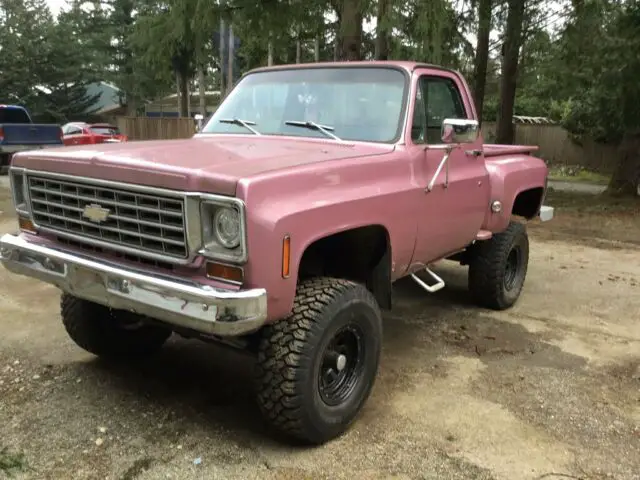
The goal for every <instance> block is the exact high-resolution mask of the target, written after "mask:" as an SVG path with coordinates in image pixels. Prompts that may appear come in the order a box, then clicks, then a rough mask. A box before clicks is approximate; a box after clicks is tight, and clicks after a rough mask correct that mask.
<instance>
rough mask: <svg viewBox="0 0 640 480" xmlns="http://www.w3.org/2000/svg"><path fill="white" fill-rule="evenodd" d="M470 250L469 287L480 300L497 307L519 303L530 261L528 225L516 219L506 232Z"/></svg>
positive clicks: (502, 307)
mask: <svg viewBox="0 0 640 480" xmlns="http://www.w3.org/2000/svg"><path fill="white" fill-rule="evenodd" d="M469 253H470V258H469V290H470V291H471V294H472V295H473V297H474V298H475V300H476V302H477V303H478V304H479V305H481V306H483V307H487V308H491V309H494V310H505V309H507V308H509V307H511V306H512V305H513V304H514V303H516V301H517V300H518V298H519V297H520V293H521V292H522V287H523V286H524V281H525V278H526V277H527V268H528V265H529V237H528V236H527V230H526V227H525V226H524V225H523V224H522V223H519V222H514V221H512V222H511V223H509V226H508V227H507V229H506V230H505V231H504V232H500V233H498V234H496V235H494V236H493V237H492V238H491V239H489V240H486V241H482V242H478V243H476V244H474V245H473V246H472V247H471V248H470V252H469Z"/></svg>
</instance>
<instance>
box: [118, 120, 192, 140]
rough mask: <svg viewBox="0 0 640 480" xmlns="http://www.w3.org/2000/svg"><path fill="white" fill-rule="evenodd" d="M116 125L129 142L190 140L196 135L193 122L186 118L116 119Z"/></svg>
mask: <svg viewBox="0 0 640 480" xmlns="http://www.w3.org/2000/svg"><path fill="white" fill-rule="evenodd" d="M116 123H117V125H118V128H120V131H121V132H122V133H124V134H125V135H127V136H128V137H129V140H166V139H172V138H190V137H192V136H193V134H194V133H196V122H195V120H193V119H191V118H186V117H182V118H167V117H162V118H150V117H118V118H117V119H116Z"/></svg>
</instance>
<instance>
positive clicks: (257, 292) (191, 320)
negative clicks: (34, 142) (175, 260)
mask: <svg viewBox="0 0 640 480" xmlns="http://www.w3.org/2000/svg"><path fill="white" fill-rule="evenodd" d="M0 262H1V263H2V264H3V265H4V267H5V268H6V269H7V270H9V271H11V272H13V273H16V274H19V275H24V276H27V277H31V278H35V279H38V280H41V281H43V282H46V283H50V284H52V285H55V286H56V287H58V288H60V289H61V290H62V291H64V292H67V293H69V294H71V295H74V296H76V297H78V298H82V299H85V300H89V301H92V302H95V303H98V304H100V305H105V306H107V307H110V308H113V309H118V310H130V311H133V312H135V313H138V314H141V315H145V316H147V317H150V318H154V319H157V320H159V321H162V322H165V323H168V324H170V325H174V326H178V327H182V328H187V329H190V330H194V331H196V332H200V333H203V334H208V335H219V336H237V335H243V334H246V333H251V332H254V331H256V330H258V329H259V328H261V327H262V326H263V325H264V324H265V322H266V319H267V292H266V290H265V289H264V288H257V289H251V290H239V291H232V290H224V289H217V288H213V287H210V286H208V285H202V284H194V283H188V282H181V281H176V280H175V279H172V280H169V279H166V278H162V277H159V276H155V275H153V276H152V275H149V274H146V273H143V272H139V271H136V270H131V269H127V268H125V267H122V266H117V265H114V264H111V263H107V262H102V261H95V260H92V259H89V258H85V257H82V256H79V255H75V254H71V253H67V252H65V251H62V250H58V249H54V248H49V247H44V246H41V245H36V244H33V243H30V242H29V241H28V240H26V239H25V237H24V236H22V235H21V236H14V235H10V234H6V235H4V236H2V237H1V238H0Z"/></svg>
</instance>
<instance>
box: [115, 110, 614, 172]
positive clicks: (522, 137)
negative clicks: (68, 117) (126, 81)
mask: <svg viewBox="0 0 640 480" xmlns="http://www.w3.org/2000/svg"><path fill="white" fill-rule="evenodd" d="M115 123H117V125H118V127H119V128H120V130H121V131H122V132H123V133H124V134H126V135H128V136H129V139H130V140H160V139H172V138H190V137H191V136H192V135H193V134H194V133H195V132H196V123H195V121H194V120H192V119H190V118H184V117H183V118H167V117H164V118H149V117H118V118H117V119H116V122H115ZM495 130H496V124H495V122H484V123H483V124H482V131H483V134H484V137H485V139H486V141H487V142H492V141H493V140H494V139H495ZM515 142H516V143H518V144H526V145H538V147H539V150H538V152H537V154H536V155H538V156H539V157H540V158H543V159H544V160H546V161H547V163H548V164H549V165H555V166H562V165H565V166H569V165H571V166H575V165H580V166H582V167H584V168H588V169H589V170H593V171H596V172H600V173H603V174H607V173H611V172H612V171H613V169H614V168H615V166H616V163H617V160H618V152H617V150H616V148H615V147H612V146H609V145H601V144H598V143H595V142H593V141H591V140H586V141H585V142H584V143H583V145H578V144H576V143H574V142H573V141H572V140H571V138H569V133H568V132H567V131H566V130H565V129H563V128H562V127H560V126H559V125H527V124H517V125H516V138H515Z"/></svg>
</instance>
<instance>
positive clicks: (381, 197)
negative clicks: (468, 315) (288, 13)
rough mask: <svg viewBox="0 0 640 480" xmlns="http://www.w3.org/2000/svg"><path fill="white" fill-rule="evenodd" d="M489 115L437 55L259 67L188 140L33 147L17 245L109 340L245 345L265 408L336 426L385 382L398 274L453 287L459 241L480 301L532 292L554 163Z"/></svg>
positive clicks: (311, 429)
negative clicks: (527, 288)
mask: <svg viewBox="0 0 640 480" xmlns="http://www.w3.org/2000/svg"><path fill="white" fill-rule="evenodd" d="M476 118H477V117H476V110H475V106H474V104H473V101H472V96H471V93H470V91H469V88H468V86H467V83H466V82H465V80H464V78H463V77H462V76H461V75H460V74H459V73H457V72H455V71H451V70H447V69H444V68H440V67H436V66H433V65H426V64H421V63H410V62H344V63H318V64H311V65H283V66H277V67H269V68H263V69H258V70H254V71H252V72H249V73H247V74H245V75H244V76H243V78H242V79H241V80H240V82H239V83H238V85H236V87H235V88H234V89H233V90H232V91H231V92H230V93H229V95H228V96H227V97H226V98H225V99H224V101H223V102H222V104H221V105H220V106H219V108H218V109H217V110H216V112H215V113H214V114H213V115H212V117H211V118H210V119H209V120H208V122H207V123H206V125H205V126H204V127H203V128H202V129H201V130H200V132H199V133H198V134H196V135H194V136H193V137H192V138H190V139H182V140H163V141H149V142H136V143H135V144H131V145H127V144H113V145H100V146H96V145H92V146H91V147H90V148H84V147H68V148H64V149H60V150H58V151H56V152H53V151H52V152H45V153H43V154H39V155H33V154H30V153H22V154H18V155H17V156H16V157H15V159H14V163H13V165H12V169H11V182H12V186H13V194H14V197H15V198H14V202H15V205H16V211H17V212H18V218H19V225H20V229H21V233H19V234H18V235H4V236H3V237H2V238H1V239H0V257H1V260H2V263H3V264H4V266H5V267H6V268H7V269H9V270H10V271H13V272H15V273H18V274H22V275H27V276H30V277H33V278H37V279H40V280H42V281H45V282H49V283H51V284H53V285H57V286H58V287H59V288H60V289H61V290H62V291H63V294H62V303H61V311H62V320H63V323H64V326H65V327H66V330H67V332H68V333H69V335H70V336H71V338H72V339H73V340H74V341H75V342H76V343H77V344H78V345H79V346H80V347H82V348H84V349H85V350H87V351H89V352H92V353H94V354H96V355H101V356H105V357H126V358H134V357H140V356H144V355H148V354H151V353H152V352H154V351H156V350H158V349H159V348H160V347H161V346H162V345H163V344H164V342H165V341H166V340H167V339H168V338H169V337H170V336H171V335H172V333H177V334H179V335H182V336H185V337H191V338H199V339H202V340H206V341H217V342H224V343H226V344H229V345H233V346H235V347H238V348H243V349H248V350H249V351H251V352H253V353H255V354H256V357H257V371H256V376H257V382H256V385H257V397H258V405H259V406H260V409H261V410H262V412H263V414H264V417H265V419H266V420H267V422H268V423H269V424H270V425H271V426H272V427H273V428H275V429H277V430H279V431H281V432H283V433H285V434H287V435H289V436H290V437H293V438H296V439H299V440H303V441H306V442H311V443H322V442H326V441H328V440H330V439H332V438H335V437H336V436H338V435H340V434H342V433H343V432H344V431H345V430H346V429H347V427H348V426H349V425H350V424H351V423H352V421H353V420H354V419H355V418H356V416H357V414H358V412H359V411H360V410H361V408H362V406H363V405H364V403H365V402H366V401H367V398H368V397H369V394H370V392H371V389H372V387H373V384H374V381H375V378H376V375H377V371H378V363H379V360H380V352H381V347H382V315H381V310H383V309H390V308H391V306H392V292H393V290H392V284H393V282H395V281H396V280H398V279H400V278H402V277H405V276H411V277H412V278H413V279H414V280H415V281H416V282H417V283H418V284H419V285H420V286H421V287H422V288H424V290H425V291H426V292H429V293H433V292H437V291H439V290H440V289H442V288H443V287H444V286H445V282H444V280H443V279H441V278H440V277H438V276H437V275H436V274H435V273H434V272H433V271H432V270H431V269H430V266H431V264H432V263H434V262H436V261H439V260H443V259H449V260H453V261H457V262H460V263H461V264H463V265H468V266H469V289H470V292H471V295H472V296H473V298H474V299H475V300H476V302H477V303H478V304H479V305H481V306H484V307H488V308H492V309H497V310H503V309H507V308H509V307H511V306H512V305H513V304H514V303H515V302H516V301H517V300H518V298H519V296H520V293H521V292H522V289H523V286H524V282H525V277H526V274H527V266H528V261H529V240H528V236H527V230H526V227H525V221H526V220H532V219H535V218H537V217H540V218H541V219H542V220H550V219H551V218H552V217H553V208H551V207H547V206H543V201H544V198H545V192H546V186H547V174H548V170H547V167H546V165H545V163H544V162H543V161H542V160H540V159H539V158H536V157H534V156H532V155H530V152H532V151H534V150H535V149H536V147H529V146H505V145H486V144H483V142H482V136H481V133H480V130H479V127H478V122H477V120H476ZM420 272H423V274H424V275H423V276H422V277H419V276H418V275H417V274H418V273H420ZM427 278H428V280H427ZM425 348H426V347H425ZM228 368H232V366H228ZM209 380H210V379H208V381H209ZM220 388H224V386H223V385H221V386H220Z"/></svg>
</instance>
